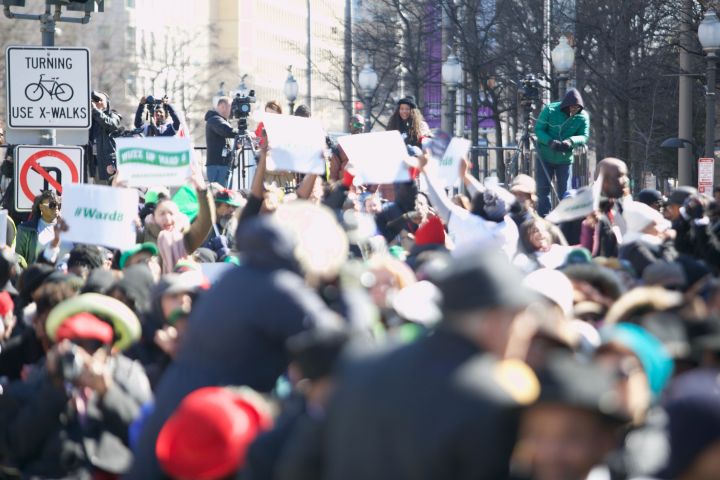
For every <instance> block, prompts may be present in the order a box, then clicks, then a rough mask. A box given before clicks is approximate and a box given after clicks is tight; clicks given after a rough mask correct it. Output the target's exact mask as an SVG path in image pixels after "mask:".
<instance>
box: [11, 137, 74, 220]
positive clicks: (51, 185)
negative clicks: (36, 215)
mask: <svg viewBox="0 0 720 480" xmlns="http://www.w3.org/2000/svg"><path fill="white" fill-rule="evenodd" d="M82 171H83V148H82V147H58V146H33V145H18V146H17V147H16V148H15V208H16V210H18V211H21V212H23V211H29V210H31V209H32V204H33V200H35V196H36V195H39V194H40V192H42V191H43V190H49V189H52V190H55V192H57V193H58V194H62V191H63V186H66V185H69V184H71V183H80V180H81V172H82Z"/></svg>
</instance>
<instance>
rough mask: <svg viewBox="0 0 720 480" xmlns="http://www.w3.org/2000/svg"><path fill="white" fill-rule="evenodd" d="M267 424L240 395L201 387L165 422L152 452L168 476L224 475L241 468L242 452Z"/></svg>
mask: <svg viewBox="0 0 720 480" xmlns="http://www.w3.org/2000/svg"><path fill="white" fill-rule="evenodd" d="M270 424H271V420H270V418H269V416H268V415H267V413H266V412H265V411H264V410H262V409H260V408H258V407H257V406H256V405H254V404H253V403H251V402H250V401H249V400H248V399H247V398H245V397H244V396H242V395H240V394H236V393H233V392H231V391H229V390H227V389H225V388H222V387H204V388H200V389H198V390H195V391H194V392H192V393H190V394H189V395H188V396H187V397H185V399H184V400H183V401H182V403H180V406H179V407H178V409H177V410H176V411H175V413H174V414H173V415H172V416H171V417H170V418H169V419H168V420H167V422H165V425H164V426H163V428H162V430H160V434H159V435H158V439H157V443H156V444H155V454H156V455H157V458H158V461H159V462H160V465H161V467H162V469H163V470H164V471H165V473H167V474H168V475H170V476H172V477H177V478H183V479H193V480H211V479H217V478H221V477H225V476H227V475H229V474H231V473H234V472H236V471H237V470H239V469H240V468H241V467H242V466H243V465H244V464H245V455H246V453H247V448H248V447H249V446H250V444H251V443H252V442H253V440H254V439H255V437H256V436H257V435H258V434H259V433H260V432H261V431H262V430H265V429H267V428H269V426H270Z"/></svg>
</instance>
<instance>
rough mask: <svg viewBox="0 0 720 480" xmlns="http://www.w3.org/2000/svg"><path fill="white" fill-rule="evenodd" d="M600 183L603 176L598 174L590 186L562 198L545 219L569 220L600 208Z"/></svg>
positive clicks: (583, 216) (553, 221) (558, 221)
mask: <svg viewBox="0 0 720 480" xmlns="http://www.w3.org/2000/svg"><path fill="white" fill-rule="evenodd" d="M602 184H603V176H602V174H600V175H599V176H598V178H597V179H596V180H595V182H594V183H593V184H592V185H591V186H588V187H583V188H580V189H578V190H577V192H576V193H575V195H573V196H571V197H568V198H566V199H564V200H562V201H561V202H560V203H559V204H558V206H557V207H555V209H554V210H553V211H552V212H550V213H549V214H548V215H547V216H546V217H545V220H547V221H549V222H552V223H562V222H570V221H572V220H578V219H580V218H585V217H587V216H588V215H590V214H591V213H592V212H595V211H597V210H598V209H599V208H600V197H601V195H602Z"/></svg>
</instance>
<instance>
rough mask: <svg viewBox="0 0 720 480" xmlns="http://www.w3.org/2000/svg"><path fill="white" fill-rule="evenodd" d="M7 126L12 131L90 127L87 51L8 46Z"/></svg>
mask: <svg viewBox="0 0 720 480" xmlns="http://www.w3.org/2000/svg"><path fill="white" fill-rule="evenodd" d="M5 58H6V64H5V65H6V66H5V74H6V79H7V81H6V84H7V106H8V124H9V126H10V127H12V128H36V129H37V128H47V129H50V128H83V129H87V128H90V116H91V114H92V111H91V110H90V51H89V50H88V49H87V48H68V47H62V48H54V47H8V48H7V50H6V56H5Z"/></svg>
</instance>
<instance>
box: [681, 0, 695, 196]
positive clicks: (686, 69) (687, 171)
mask: <svg viewBox="0 0 720 480" xmlns="http://www.w3.org/2000/svg"><path fill="white" fill-rule="evenodd" d="M684 4H685V7H684V10H683V12H682V20H681V23H680V79H679V82H680V83H679V86H678V94H679V97H680V98H679V99H678V100H679V101H678V138H686V139H689V140H692V138H693V82H694V79H693V78H692V77H690V76H688V75H687V74H689V73H690V72H691V71H692V68H693V67H692V63H691V57H690V51H691V50H692V48H693V41H694V39H693V33H692V19H691V17H690V16H691V14H692V9H693V0H686V1H685V2H684ZM693 157H694V155H693V151H692V147H689V146H688V147H684V148H679V149H678V160H677V162H678V185H693V183H694V182H693V164H694V162H696V161H697V159H696V158H693Z"/></svg>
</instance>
